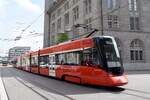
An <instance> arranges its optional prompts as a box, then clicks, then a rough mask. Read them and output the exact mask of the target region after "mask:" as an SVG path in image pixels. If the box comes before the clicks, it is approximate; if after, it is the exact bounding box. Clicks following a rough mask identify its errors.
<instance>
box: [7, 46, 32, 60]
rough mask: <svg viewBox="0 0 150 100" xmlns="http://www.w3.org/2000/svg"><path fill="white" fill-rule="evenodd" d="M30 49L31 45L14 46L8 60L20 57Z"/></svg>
mask: <svg viewBox="0 0 150 100" xmlns="http://www.w3.org/2000/svg"><path fill="white" fill-rule="evenodd" d="M29 51H30V47H13V48H10V49H9V54H8V60H9V61H11V60H12V59H13V58H15V57H18V56H20V55H22V54H24V53H26V52H29Z"/></svg>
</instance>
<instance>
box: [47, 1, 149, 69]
mask: <svg viewBox="0 0 150 100" xmlns="http://www.w3.org/2000/svg"><path fill="white" fill-rule="evenodd" d="M48 1H49V0H45V7H46V8H47V9H45V16H47V17H45V26H44V28H45V29H44V37H45V38H44V41H45V42H44V47H47V46H51V45H54V44H55V43H56V39H57V36H58V34H60V33H67V34H68V35H69V37H70V38H76V37H78V38H79V37H80V36H82V35H84V34H88V33H89V32H90V31H91V30H92V29H98V30H99V32H97V33H96V34H93V36H99V35H102V30H103V34H104V35H110V36H114V37H115V38H116V41H117V43H118V47H119V49H120V52H121V56H122V58H123V62H124V66H125V69H126V70H148V69H150V9H149V7H150V6H149V5H150V1H149V0H55V1H54V2H51V5H50V4H49V3H48ZM101 5H102V6H101ZM101 8H102V9H101ZM101 15H103V17H102V16H101ZM102 22H103V23H102ZM77 24H82V25H86V28H77V27H75V25H77Z"/></svg>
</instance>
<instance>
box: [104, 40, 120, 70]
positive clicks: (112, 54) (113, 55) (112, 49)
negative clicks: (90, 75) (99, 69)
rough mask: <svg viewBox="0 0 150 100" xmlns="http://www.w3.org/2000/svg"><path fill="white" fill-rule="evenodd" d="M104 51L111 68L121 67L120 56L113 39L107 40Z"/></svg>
mask: <svg viewBox="0 0 150 100" xmlns="http://www.w3.org/2000/svg"><path fill="white" fill-rule="evenodd" d="M103 49H104V53H105V57H106V60H107V65H108V67H109V68H113V67H121V62H120V55H119V52H118V49H117V46H116V43H115V41H114V40H112V39H111V38H105V39H104V44H103Z"/></svg>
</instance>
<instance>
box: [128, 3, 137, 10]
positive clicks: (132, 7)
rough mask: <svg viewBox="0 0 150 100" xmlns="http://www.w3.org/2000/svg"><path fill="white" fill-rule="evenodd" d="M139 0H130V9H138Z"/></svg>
mask: <svg viewBox="0 0 150 100" xmlns="http://www.w3.org/2000/svg"><path fill="white" fill-rule="evenodd" d="M137 1H138V0H128V2H129V11H137V6H138V3H137Z"/></svg>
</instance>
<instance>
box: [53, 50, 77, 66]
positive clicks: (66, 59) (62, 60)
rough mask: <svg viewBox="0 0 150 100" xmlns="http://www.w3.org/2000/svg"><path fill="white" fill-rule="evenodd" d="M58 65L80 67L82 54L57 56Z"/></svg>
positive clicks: (74, 53)
mask: <svg viewBox="0 0 150 100" xmlns="http://www.w3.org/2000/svg"><path fill="white" fill-rule="evenodd" d="M56 63H57V64H58V65H79V64H80V52H69V53H63V54H58V55H56Z"/></svg>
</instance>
